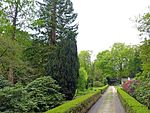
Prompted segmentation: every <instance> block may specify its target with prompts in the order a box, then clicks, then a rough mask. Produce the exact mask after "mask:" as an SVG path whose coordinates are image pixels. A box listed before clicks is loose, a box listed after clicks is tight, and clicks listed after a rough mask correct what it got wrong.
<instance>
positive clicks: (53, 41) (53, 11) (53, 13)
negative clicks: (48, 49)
mask: <svg viewBox="0 0 150 113" xmlns="http://www.w3.org/2000/svg"><path fill="white" fill-rule="evenodd" d="M51 25H52V29H51V33H50V36H49V41H50V43H51V44H52V45H55V44H56V0H53V1H52V9H51Z"/></svg>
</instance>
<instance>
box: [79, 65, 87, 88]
mask: <svg viewBox="0 0 150 113" xmlns="http://www.w3.org/2000/svg"><path fill="white" fill-rule="evenodd" d="M87 79H88V75H87V72H86V70H85V69H84V68H83V67H81V68H80V70H79V78H78V86H77V90H84V89H86V85H87Z"/></svg>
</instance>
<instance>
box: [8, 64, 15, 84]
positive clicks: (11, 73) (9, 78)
mask: <svg viewBox="0 0 150 113" xmlns="http://www.w3.org/2000/svg"><path fill="white" fill-rule="evenodd" d="M8 81H9V82H10V83H12V84H14V77H13V68H12V65H11V64H10V65H9V69H8Z"/></svg>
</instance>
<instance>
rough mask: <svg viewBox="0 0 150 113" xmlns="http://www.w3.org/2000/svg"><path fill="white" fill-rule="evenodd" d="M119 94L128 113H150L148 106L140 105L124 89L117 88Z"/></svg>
mask: <svg viewBox="0 0 150 113" xmlns="http://www.w3.org/2000/svg"><path fill="white" fill-rule="evenodd" d="M117 92H118V94H119V98H120V100H121V102H122V104H123V106H124V108H125V110H126V112H127V113H150V111H149V110H148V108H147V107H146V106H144V105H142V104H141V103H139V102H138V101H137V100H136V99H135V98H133V97H132V96H130V95H129V94H127V93H126V92H125V91H123V90H122V89H120V88H117Z"/></svg>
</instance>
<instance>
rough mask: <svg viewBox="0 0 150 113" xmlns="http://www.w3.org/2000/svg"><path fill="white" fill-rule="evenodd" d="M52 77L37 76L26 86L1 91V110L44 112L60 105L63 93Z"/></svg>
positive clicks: (6, 88)
mask: <svg viewBox="0 0 150 113" xmlns="http://www.w3.org/2000/svg"><path fill="white" fill-rule="evenodd" d="M59 89H60V87H59V86H58V85H56V82H55V81H54V80H53V79H52V78H51V77H41V78H37V79H36V80H34V81H33V82H31V83H30V84H28V85H27V86H26V87H25V88H24V87H22V86H21V85H18V86H15V87H5V88H4V89H1V91H0V111H1V112H9V113H10V112H13V113H14V112H44V111H46V110H48V109H51V108H54V107H56V106H58V105H60V104H61V103H62V101H63V95H62V94H61V93H59Z"/></svg>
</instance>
